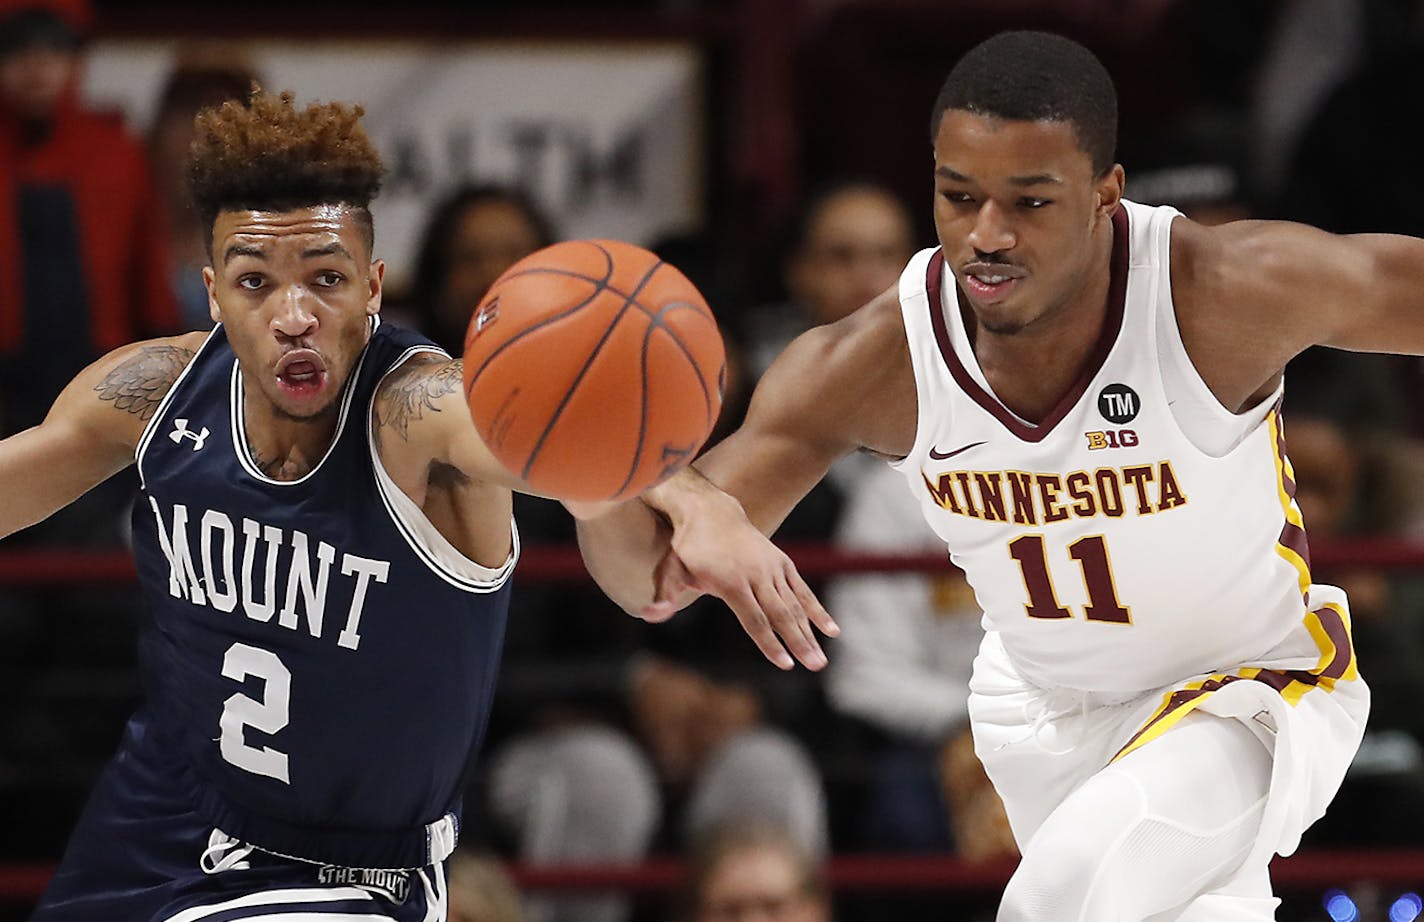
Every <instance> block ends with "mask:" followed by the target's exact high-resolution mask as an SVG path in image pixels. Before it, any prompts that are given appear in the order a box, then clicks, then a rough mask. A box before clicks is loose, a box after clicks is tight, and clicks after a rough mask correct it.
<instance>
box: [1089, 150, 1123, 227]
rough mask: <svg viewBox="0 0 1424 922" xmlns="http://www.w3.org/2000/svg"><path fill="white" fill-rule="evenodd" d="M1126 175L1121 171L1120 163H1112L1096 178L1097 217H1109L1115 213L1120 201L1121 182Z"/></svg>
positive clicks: (1105, 218)
mask: <svg viewBox="0 0 1424 922" xmlns="http://www.w3.org/2000/svg"><path fill="white" fill-rule="evenodd" d="M1125 182H1126V177H1125V175H1124V173H1123V171H1122V164H1121V163H1114V164H1113V165H1112V166H1110V167H1108V168H1107V169H1106V170H1105V171H1103V175H1102V176H1099V177H1098V180H1097V196H1098V202H1097V208H1096V209H1095V210H1096V211H1097V213H1098V217H1099V218H1102V219H1103V220H1107V219H1110V218H1111V217H1112V216H1113V215H1114V214H1116V213H1117V209H1118V205H1119V203H1121V202H1122V190H1123V184H1124V183H1125Z"/></svg>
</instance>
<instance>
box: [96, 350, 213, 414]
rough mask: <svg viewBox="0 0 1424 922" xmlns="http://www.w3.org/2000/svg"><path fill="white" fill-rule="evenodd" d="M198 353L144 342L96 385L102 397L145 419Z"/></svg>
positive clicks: (152, 412)
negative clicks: (147, 344)
mask: <svg viewBox="0 0 1424 922" xmlns="http://www.w3.org/2000/svg"><path fill="white" fill-rule="evenodd" d="M195 354H196V353H194V351H193V350H192V349H185V348H183V347H182V346H144V347H142V348H140V349H139V350H138V351H137V352H135V353H134V354H133V355H132V356H130V357H129V358H127V359H125V360H124V361H123V362H121V363H120V364H119V365H118V366H117V367H116V368H114V370H113V371H111V372H109V373H108V374H107V375H105V376H104V380H103V381H100V382H99V383H98V384H96V385H94V390H95V391H97V392H98V394H99V399H100V400H112V401H113V402H114V406H115V407H116V408H118V409H120V410H124V411H125V412H128V413H132V414H133V415H135V416H137V417H139V418H140V419H143V420H149V419H152V418H153V414H154V413H155V412H156V411H157V410H158V405H159V404H160V403H162V402H163V397H164V395H166V394H167V393H168V389H169V388H171V387H172V386H173V382H174V381H177V380H178V375H180V374H182V372H183V369H184V368H186V367H187V365H188V363H189V362H190V361H192V359H193V356H194V355H195Z"/></svg>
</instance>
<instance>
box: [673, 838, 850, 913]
mask: <svg viewBox="0 0 1424 922" xmlns="http://www.w3.org/2000/svg"><path fill="white" fill-rule="evenodd" d="M829 919H830V907H829V906H828V905H827V902H826V900H825V898H824V897H822V896H819V895H817V894H813V893H811V892H809V891H808V888H807V882H806V880H805V878H804V875H803V873H802V870H801V868H800V867H799V866H798V864H797V861H796V859H795V858H794V857H793V856H792V855H790V854H788V853H787V852H786V851H785V850H783V849H779V848H775V847H772V846H762V845H759V846H755V847H751V848H745V849H741V850H739V851H733V852H730V853H728V854H727V855H725V856H723V857H722V859H721V860H720V861H718V862H717V864H716V865H715V866H714V867H713V868H712V871H711V873H709V874H708V875H707V879H706V882H705V884H704V885H703V888H702V895H701V899H700V900H699V901H698V907H697V922H829Z"/></svg>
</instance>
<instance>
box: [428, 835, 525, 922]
mask: <svg viewBox="0 0 1424 922" xmlns="http://www.w3.org/2000/svg"><path fill="white" fill-rule="evenodd" d="M447 867H448V869H449V874H450V913H449V919H448V922H524V914H523V912H521V911H520V908H519V890H518V888H516V887H515V886H514V881H513V880H511V879H510V877H509V874H508V873H507V872H506V871H505V870H504V867H503V865H501V864H500V863H499V860H498V859H496V858H495V857H494V856H492V855H486V854H477V853H475V852H472V851H470V850H469V849H465V848H458V849H456V850H455V853H454V854H453V855H451V856H450V859H449V861H448V863H447Z"/></svg>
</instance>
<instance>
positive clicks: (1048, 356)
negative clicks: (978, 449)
mask: <svg viewBox="0 0 1424 922" xmlns="http://www.w3.org/2000/svg"><path fill="white" fill-rule="evenodd" d="M1112 246H1113V232H1112V230H1111V227H1109V229H1108V230H1107V232H1106V233H1104V234H1102V235H1101V237H1100V239H1099V240H1098V241H1097V246H1096V247H1095V249H1096V250H1097V252H1096V253H1095V254H1094V257H1093V262H1092V266H1093V269H1092V271H1091V272H1090V273H1089V274H1088V276H1087V278H1086V279H1085V281H1084V283H1083V284H1082V285H1080V286H1079V287H1078V288H1077V290H1076V291H1075V292H1074V293H1073V294H1072V295H1071V296H1069V297H1068V298H1066V299H1064V300H1063V301H1062V302H1060V303H1059V304H1056V305H1054V306H1053V307H1051V308H1050V309H1049V310H1047V311H1045V312H1044V314H1043V315H1042V316H1040V317H1038V318H1037V319H1035V320H1034V321H1033V322H1032V323H1030V324H1028V325H1027V326H1025V327H1024V328H1023V329H1021V330H1019V331H1017V332H1014V333H994V332H992V331H990V330H988V329H987V328H984V327H978V328H976V329H971V330H970V337H971V342H972V343H973V346H974V355H975V358H976V359H977V360H978V362H979V368H980V370H982V371H983V372H984V377H985V379H986V380H987V381H988V383H989V387H990V389H991V390H992V391H993V392H994V394H995V396H997V397H998V398H999V400H1000V401H1001V402H1003V404H1004V405H1005V406H1006V407H1008V408H1009V409H1010V410H1012V411H1013V412H1014V413H1015V414H1016V415H1017V416H1019V417H1020V418H1022V419H1025V420H1027V421H1029V422H1031V423H1037V422H1039V421H1041V420H1042V419H1044V418H1045V417H1046V416H1048V415H1049V414H1050V413H1052V412H1053V410H1054V408H1056V407H1057V406H1058V403H1059V401H1060V400H1061V399H1062V398H1063V395H1064V394H1066V393H1067V392H1068V390H1069V389H1070V388H1071V387H1072V386H1073V384H1074V382H1075V381H1077V379H1078V376H1079V375H1080V374H1081V373H1082V371H1083V368H1084V366H1085V365H1086V364H1087V363H1088V362H1089V361H1090V360H1091V358H1092V356H1093V354H1094V351H1095V347H1096V346H1097V344H1098V341H1099V339H1101V337H1102V335H1103V327H1104V325H1105V324H1106V323H1107V320H1108V316H1109V313H1110V312H1109V305H1108V296H1109V289H1110V288H1111V283H1112V272H1111V258H1112ZM965 319H966V322H967V323H972V322H973V320H972V315H971V316H968V317H966V318H965Z"/></svg>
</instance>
